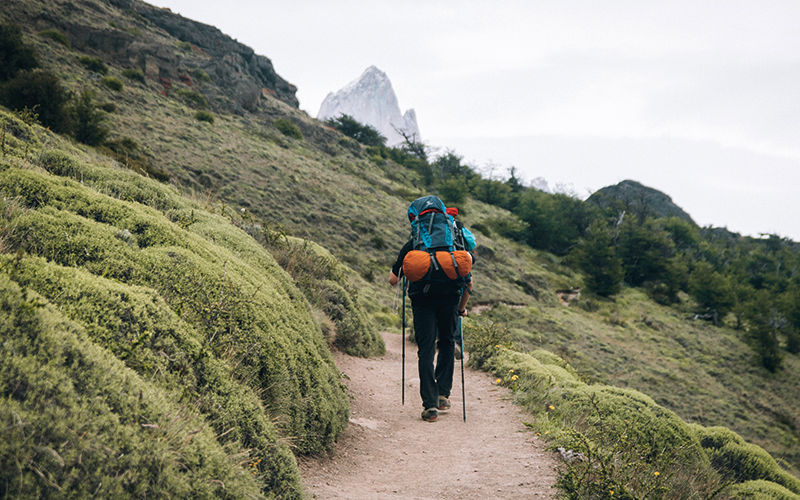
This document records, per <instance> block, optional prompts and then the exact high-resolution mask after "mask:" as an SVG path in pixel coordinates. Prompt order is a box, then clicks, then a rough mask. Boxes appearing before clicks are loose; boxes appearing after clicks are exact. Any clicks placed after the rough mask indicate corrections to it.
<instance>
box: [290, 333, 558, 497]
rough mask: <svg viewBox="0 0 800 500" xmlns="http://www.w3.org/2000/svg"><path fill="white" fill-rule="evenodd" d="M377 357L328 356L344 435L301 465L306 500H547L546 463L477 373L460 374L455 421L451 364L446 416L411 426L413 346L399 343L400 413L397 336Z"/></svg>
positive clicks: (414, 411) (511, 410) (549, 473)
mask: <svg viewBox="0 0 800 500" xmlns="http://www.w3.org/2000/svg"><path fill="white" fill-rule="evenodd" d="M384 339H385V340H386V351H387V352H386V355H385V356H383V357H380V358H373V359H363V358H354V357H350V356H347V355H344V354H341V353H337V354H336V363H337V365H338V367H339V369H340V370H341V371H342V372H343V373H345V374H346V375H347V377H349V380H345V382H346V384H347V386H348V388H349V392H350V395H351V398H352V399H351V416H350V426H349V427H348V429H347V430H346V431H345V433H344V435H343V436H342V438H341V439H340V440H339V442H338V443H337V445H336V446H335V448H334V450H333V451H332V452H331V453H330V454H329V455H327V456H321V457H310V458H302V459H301V460H300V470H301V475H302V478H303V484H304V486H305V489H306V492H307V494H308V495H309V496H310V497H311V498H318V499H329V498H346V499H350V500H366V499H370V500H371V499H378V500H380V499H419V500H427V499H464V500H487V499H508V498H513V499H526V498H537V499H538V498H546V497H550V496H554V495H555V490H554V489H553V488H552V486H553V484H554V483H555V480H556V472H555V467H556V460H555V456H554V454H553V453H551V452H547V451H545V450H544V443H543V441H541V440H540V439H539V438H538V437H537V436H536V435H535V434H534V433H532V432H530V431H529V430H527V428H526V427H525V425H523V424H522V421H524V420H532V418H533V417H531V416H530V415H526V414H525V413H524V412H522V411H521V410H520V409H519V408H518V407H516V406H515V405H513V404H512V403H511V402H510V401H508V400H507V397H508V395H509V393H508V391H507V390H506V389H505V388H503V387H499V386H496V385H494V384H493V382H492V378H491V377H490V376H489V375H488V374H486V373H483V372H478V371H474V370H471V369H469V368H467V369H466V382H465V384H464V386H465V387H466V401H467V405H466V417H467V419H466V422H464V420H463V409H462V398H461V373H460V362H458V361H457V362H456V363H457V364H456V370H457V372H456V376H455V377H454V379H455V380H454V381H453V394H452V395H451V397H450V400H451V401H452V404H453V407H452V409H451V410H450V411H449V412H447V413H442V412H440V413H439V420H438V422H424V421H423V420H422V419H421V418H420V413H421V412H422V400H421V399H420V396H419V379H418V378H416V377H417V366H416V364H417V354H416V345H413V344H411V343H408V342H407V343H406V363H405V369H406V391H405V405H401V381H400V380H401V359H402V356H401V353H402V337H401V336H400V335H396V334H390V333H386V334H384Z"/></svg>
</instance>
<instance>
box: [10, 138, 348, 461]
mask: <svg viewBox="0 0 800 500" xmlns="http://www.w3.org/2000/svg"><path fill="white" fill-rule="evenodd" d="M42 166H43V167H45V168H46V169H47V170H48V171H50V172H63V173H64V174H66V175H68V176H73V175H74V176H77V178H78V179H79V180H82V181H83V183H80V182H77V181H72V180H70V179H66V178H55V177H53V176H51V175H49V174H46V173H40V172H33V171H30V170H21V169H7V170H5V171H3V172H0V190H2V191H3V192H4V193H6V196H12V197H19V199H20V203H21V204H23V205H24V206H27V207H29V209H30V210H28V211H27V212H26V213H24V214H22V215H20V216H19V217H17V218H16V219H15V220H14V224H15V225H16V232H15V234H14V235H13V236H12V239H11V242H12V243H13V244H14V245H15V246H16V248H17V249H19V250H22V251H23V252H27V253H28V254H30V255H40V256H47V258H48V259H50V261H51V262H53V263H54V264H58V265H61V266H65V267H77V268H81V269H82V270H83V271H85V272H87V273H90V274H93V275H95V276H97V277H102V278H103V279H110V280H115V281H119V282H121V283H124V284H126V285H128V286H142V287H146V288H149V289H151V290H155V291H156V292H157V293H158V295H160V296H161V297H162V298H163V300H164V302H165V303H166V304H167V305H168V306H169V308H170V309H171V310H172V311H173V312H174V313H175V315H176V317H180V318H183V319H184V321H186V322H187V324H189V325H190V326H192V328H193V329H194V330H195V331H196V332H197V335H196V336H195V337H194V338H195V341H196V342H200V343H201V344H203V345H205V346H207V349H208V353H207V355H209V356H214V357H217V358H219V359H225V360H230V363H231V366H232V367H233V368H231V369H232V370H233V372H232V375H231V376H235V377H237V378H238V379H239V380H242V381H243V382H245V383H246V384H247V385H248V386H250V387H252V388H254V390H255V388H258V391H259V397H260V400H261V401H262V402H263V404H264V405H265V407H266V408H268V411H269V412H274V413H273V415H274V416H275V418H278V419H281V420H282V421H283V422H284V424H283V427H282V433H283V435H284V436H287V437H288V438H291V439H292V440H293V442H294V444H295V446H297V449H298V451H299V452H301V453H312V452H316V451H321V450H324V449H325V448H327V447H329V446H330V445H331V444H332V443H333V442H334V441H335V439H336V438H337V437H338V436H339V435H340V433H341V432H342V431H343V430H344V428H345V427H346V425H347V413H348V409H347V396H346V394H345V393H344V391H343V389H342V386H341V384H340V381H339V373H338V371H337V370H336V369H335V365H334V363H333V357H332V356H331V354H330V351H329V350H328V349H327V346H326V345H325V341H324V339H323V338H322V336H321V334H320V332H319V330H318V329H317V327H316V324H315V322H314V319H313V318H312V316H311V314H310V308H309V307H308V302H307V300H306V299H305V297H304V296H303V294H302V293H300V292H299V291H298V290H297V288H295V286H294V285H293V283H292V281H291V279H290V277H289V276H288V275H287V274H286V273H285V272H283V271H282V270H281V269H280V267H279V266H278V264H277V263H276V262H275V260H274V259H273V258H272V257H271V256H270V254H269V253H268V252H267V251H266V250H265V249H264V248H263V246H261V245H260V244H258V243H257V242H256V241H255V240H253V238H252V237H250V236H248V235H247V234H246V233H244V232H243V231H241V230H239V229H237V228H236V227H234V226H233V225H231V224H230V223H228V221H227V220H225V219H221V218H220V217H218V216H212V215H211V214H208V213H207V212H205V211H203V210H202V209H200V208H199V207H197V206H193V205H191V204H188V203H186V202H185V201H183V202H181V201H180V200H176V199H175V196H174V194H172V195H171V194H169V190H168V189H167V188H165V187H164V186H163V185H160V184H158V183H155V182H154V181H149V180H147V179H144V178H141V177H139V176H137V175H136V174H133V173H131V172H126V171H113V172H109V169H100V168H97V167H91V166H86V165H83V164H81V163H80V162H76V161H74V160H70V158H69V157H67V156H66V155H63V154H59V155H55V154H50V155H47V156H46V157H43V158H42ZM95 179H96V180H95ZM121 180H124V182H123V183H121V182H120V181H121ZM95 186H97V187H95ZM128 189H132V191H128ZM143 190H144V192H142V191H143ZM98 191H102V192H103V193H108V194H109V195H106V194H100V193H99V192H98ZM136 193H141V194H136ZM111 195H113V196H114V197H112V196H111ZM116 196H119V197H120V198H123V199H137V198H138V197H139V196H141V197H142V201H144V202H145V203H147V204H148V205H152V206H156V207H163V209H165V210H166V215H169V219H168V218H167V217H166V216H165V214H162V213H160V212H158V211H156V210H154V209H153V208H150V206H143V205H140V204H138V203H133V202H128V201H122V200H120V199H117V198H116ZM167 207H172V208H167ZM173 220H174V221H175V222H172V221H173ZM181 221H187V223H185V224H184V223H182V222H181ZM221 299H222V300H221ZM122 313H123V314H124V308H123V311H122ZM123 333H124V332H117V333H116V334H115V335H117V336H119V335H122V334H123ZM143 340H144V339H143ZM209 403H211V402H209ZM214 404H215V403H214Z"/></svg>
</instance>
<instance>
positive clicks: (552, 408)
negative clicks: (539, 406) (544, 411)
mask: <svg viewBox="0 0 800 500" xmlns="http://www.w3.org/2000/svg"><path fill="white" fill-rule="evenodd" d="M548 408H549V409H551V410H555V409H556V407H555V406H553V405H550V406H548Z"/></svg>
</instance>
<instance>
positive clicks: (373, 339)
mask: <svg viewBox="0 0 800 500" xmlns="http://www.w3.org/2000/svg"><path fill="white" fill-rule="evenodd" d="M260 239H261V240H262V242H263V243H264V244H265V245H266V246H267V248H268V249H269V250H270V251H271V253H272V256H273V257H274V258H275V260H277V261H278V264H280V265H281V267H283V268H284V269H285V270H286V271H287V272H288V273H289V274H290V275H291V276H292V278H294V280H295V283H297V286H298V287H299V288H300V289H301V290H302V291H303V293H304V294H305V295H306V298H307V299H308V301H309V302H310V303H311V305H312V306H314V307H317V308H319V309H320V310H321V311H323V312H324V313H325V314H326V315H327V316H328V317H329V318H330V319H331V320H332V321H333V323H334V325H335V326H336V330H335V335H334V337H333V339H332V342H331V343H332V344H335V345H337V346H338V347H339V348H340V349H342V350H343V351H344V352H346V353H347V354H349V355H351V356H362V357H368V356H381V355H383V354H384V353H385V351H386V346H385V345H384V343H383V338H382V337H381V336H380V334H379V333H378V331H377V329H376V328H375V326H374V325H373V324H372V323H371V321H370V320H369V317H367V315H366V314H365V313H364V310H363V307H361V305H360V304H359V301H358V294H357V293H356V289H355V288H353V287H352V286H351V285H350V283H349V282H348V280H347V277H346V275H345V269H344V266H342V264H340V263H339V261H338V260H337V259H336V258H335V257H334V256H333V255H331V254H330V253H329V252H328V251H327V250H325V249H324V248H322V247H321V246H319V245H317V244H315V243H313V242H310V241H308V240H300V239H297V238H292V237H286V236H284V237H283V238H270V237H268V235H263V234H262V235H260Z"/></svg>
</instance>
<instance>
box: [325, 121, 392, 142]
mask: <svg viewBox="0 0 800 500" xmlns="http://www.w3.org/2000/svg"><path fill="white" fill-rule="evenodd" d="M325 124H326V125H328V126H330V127H333V128H335V129H336V130H338V131H339V132H341V133H343V134H344V135H346V136H348V137H352V138H353V139H355V140H357V141H358V142H360V143H361V144H364V145H366V146H373V147H375V146H377V147H380V146H385V145H386V137H384V136H382V135H381V133H380V132H379V131H378V129H376V128H375V127H373V126H372V125H365V124H363V123H359V122H358V121H357V120H356V119H355V118H353V117H352V116H350V115H345V114H342V115H339V116H337V117H336V118H328V119H327V120H325Z"/></svg>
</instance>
